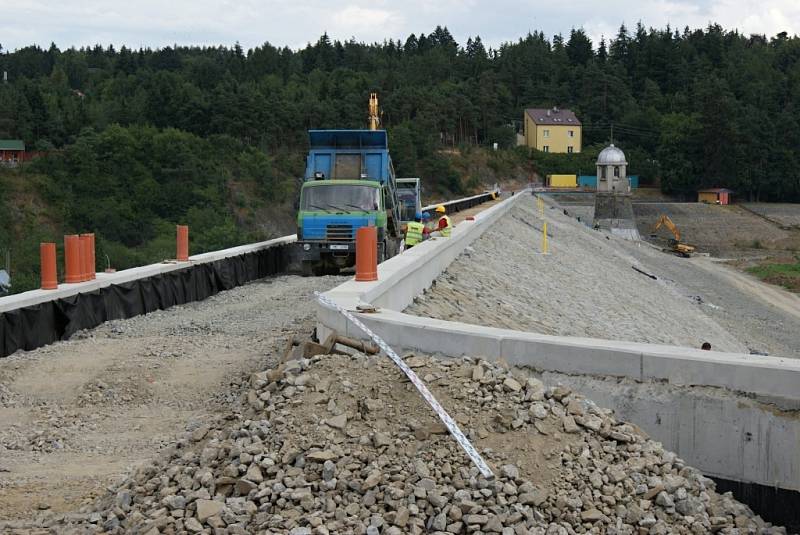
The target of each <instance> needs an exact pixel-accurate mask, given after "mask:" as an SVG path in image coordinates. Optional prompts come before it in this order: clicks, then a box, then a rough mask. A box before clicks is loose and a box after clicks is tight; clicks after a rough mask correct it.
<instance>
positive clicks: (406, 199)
mask: <svg viewBox="0 0 800 535" xmlns="http://www.w3.org/2000/svg"><path fill="white" fill-rule="evenodd" d="M397 200H398V201H400V220H401V221H402V222H403V223H408V222H409V221H414V218H415V217H416V215H417V214H419V213H421V212H422V195H421V191H420V185H419V178H398V179H397Z"/></svg>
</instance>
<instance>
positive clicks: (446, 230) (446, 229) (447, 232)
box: [439, 215, 453, 238]
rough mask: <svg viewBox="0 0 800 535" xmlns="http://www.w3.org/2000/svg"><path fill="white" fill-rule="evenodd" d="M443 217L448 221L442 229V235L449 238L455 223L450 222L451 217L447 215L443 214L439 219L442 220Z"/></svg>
mask: <svg viewBox="0 0 800 535" xmlns="http://www.w3.org/2000/svg"><path fill="white" fill-rule="evenodd" d="M442 219H444V220H445V221H446V222H447V226H446V227H444V228H443V229H442V230H441V233H442V236H443V237H445V238H449V237H450V231H451V230H452V229H453V223H451V222H450V218H449V217H447V216H446V215H443V216H442V217H441V218H439V221H441V220H442Z"/></svg>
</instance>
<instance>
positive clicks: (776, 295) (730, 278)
mask: <svg viewBox="0 0 800 535" xmlns="http://www.w3.org/2000/svg"><path fill="white" fill-rule="evenodd" d="M693 262H694V264H695V265H697V266H698V267H700V268H703V269H705V270H707V271H709V272H711V273H714V274H715V275H717V276H718V277H720V278H722V279H725V280H726V281H727V282H729V283H730V284H731V285H733V286H735V287H736V288H738V289H739V290H741V291H742V292H746V293H747V294H749V295H751V296H752V297H754V298H756V299H759V300H761V301H763V302H764V303H766V304H768V305H772V306H774V307H777V308H779V309H780V310H782V311H783V312H785V313H787V314H789V315H791V316H793V317H794V318H796V319H797V320H800V296H798V295H797V294H794V293H792V292H789V291H786V290H784V289H783V288H779V287H778V286H774V285H772V284H767V283H764V282H761V281H760V280H758V279H756V278H755V277H751V276H750V275H747V274H745V273H742V272H740V271H736V270H733V269H730V268H728V267H726V266H723V265H722V264H720V263H719V262H715V261H713V260H710V259H708V258H696V259H693Z"/></svg>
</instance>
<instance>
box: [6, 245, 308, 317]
mask: <svg viewBox="0 0 800 535" xmlns="http://www.w3.org/2000/svg"><path fill="white" fill-rule="evenodd" d="M296 240H297V236H295V235H294V234H292V235H291V236H283V237H280V238H276V239H274V240H268V241H263V242H258V243H251V244H248V245H240V246H238V247H231V248H230V249H223V250H221V251H212V252H210V253H203V254H198V255H194V256H190V257H189V261H188V262H162V263H160V264H150V265H149V266H140V267H135V268H131V269H125V270H122V271H117V272H115V273H98V274H97V279H95V280H93V281H88V282H79V283H75V284H66V283H65V284H59V285H58V289H57V290H31V291H30V292H23V293H21V294H14V295H9V296H6V297H2V298H0V312H7V311H10V310H16V309H18V308H24V307H29V306H32V305H38V304H41V303H46V302H48V301H55V300H56V299H63V298H65V297H70V296H73V295H77V294H79V293H88V292H93V291H95V290H99V289H100V288H105V287H106V286H111V285H112V284H124V283H126V282H131V281H135V280H140V279H146V278H148V277H154V276H156V275H163V274H164V273H169V272H171V271H175V270H178V269H184V268H186V267H189V266H191V265H195V264H206V263H209V262H216V261H217V260H223V259H225V258H230V257H233V256H239V255H244V254H249V253H255V252H258V251H262V250H264V249H268V248H270V247H276V246H279V245H285V244H288V243H292V242H294V241H296Z"/></svg>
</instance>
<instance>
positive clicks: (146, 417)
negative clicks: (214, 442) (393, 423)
mask: <svg viewBox="0 0 800 535" xmlns="http://www.w3.org/2000/svg"><path fill="white" fill-rule="evenodd" d="M342 280H343V278H342V277H319V278H307V279H304V278H300V277H278V278H275V279H265V280H261V281H257V282H254V283H251V284H248V285H246V286H243V287H240V288H236V289H234V290H231V291H228V292H223V293H221V294H219V295H217V296H214V297H212V298H210V299H208V300H206V301H203V302H199V303H191V304H187V305H184V306H180V307H174V308H171V309H169V310H166V311H158V312H154V313H152V314H148V315H146V316H140V317H136V318H131V319H129V320H124V321H115V322H109V323H106V324H104V325H101V326H100V327H98V328H96V329H93V330H91V331H87V332H84V333H79V334H78V335H76V336H75V337H74V338H73V339H72V340H69V341H67V342H61V343H58V344H54V345H52V346H48V347H44V348H41V349H38V350H36V351H32V352H28V353H17V354H15V355H12V356H11V357H9V358H6V359H0V520H4V519H5V520H7V519H30V518H31V517H34V516H35V515H36V514H37V513H36V511H37V510H39V509H41V510H43V511H53V512H60V511H71V510H75V509H77V508H79V507H80V506H81V505H83V504H85V503H88V502H90V501H92V500H93V498H94V497H95V496H96V495H98V494H99V493H102V492H103V491H104V489H105V487H106V486H107V485H108V484H110V483H111V482H113V481H114V480H116V479H118V478H120V477H122V476H124V475H125V474H126V473H127V472H128V471H129V469H130V468H131V467H133V466H136V465H138V464H140V463H141V462H143V461H145V460H147V459H150V458H151V457H152V456H153V455H154V454H155V453H156V452H157V451H158V450H159V449H160V448H161V447H162V446H163V445H165V444H167V443H168V442H170V441H171V440H173V439H174V438H175V437H176V436H177V435H179V434H180V433H181V432H183V431H184V430H186V429H187V428H189V429H191V428H192V427H195V426H198V425H200V422H201V421H204V420H206V419H207V418H208V417H209V416H213V415H215V414H221V413H223V412H224V413H229V412H230V408H231V404H232V403H233V402H234V401H235V400H236V399H237V398H238V394H239V385H240V382H241V380H242V379H243V378H246V376H247V374H248V373H249V372H251V371H253V370H256V369H263V368H264V367H265V366H267V365H269V364H272V363H274V362H275V361H276V359H277V358H278V357H279V356H280V354H281V353H282V350H283V348H284V347H285V345H286V341H287V339H288V337H289V336H291V335H294V334H299V333H302V334H304V335H306V336H307V335H308V334H310V332H311V329H312V328H313V321H312V302H313V301H312V298H311V297H310V294H311V293H312V292H313V291H314V290H324V289H328V288H330V287H333V286H335V285H336V284H339V283H340V282H341V281H342Z"/></svg>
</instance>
